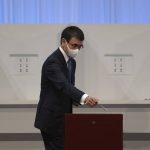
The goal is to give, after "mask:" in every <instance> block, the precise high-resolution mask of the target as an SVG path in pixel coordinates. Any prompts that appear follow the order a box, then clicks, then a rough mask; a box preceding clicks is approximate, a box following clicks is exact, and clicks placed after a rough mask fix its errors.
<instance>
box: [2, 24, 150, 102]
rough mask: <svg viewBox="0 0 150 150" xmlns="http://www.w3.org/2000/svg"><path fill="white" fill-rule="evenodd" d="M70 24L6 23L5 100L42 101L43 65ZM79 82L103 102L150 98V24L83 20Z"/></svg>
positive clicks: (4, 59) (78, 61)
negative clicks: (104, 23)
mask: <svg viewBox="0 0 150 150" xmlns="http://www.w3.org/2000/svg"><path fill="white" fill-rule="evenodd" d="M65 26H66V25H1V26H0V43H1V44H0V103H1V104H30V103H37V102H38V99H39V93H40V76H41V74H40V72H41V66H42V63H43V62H44V60H45V59H46V57H47V56H48V55H49V54H50V53H52V51H54V50H55V49H57V47H58V46H59V40H60V34H61V31H62V30H63V28H64V27H65ZM79 27H81V28H82V29H83V31H84V33H85V39H86V40H85V41H84V45H85V47H84V49H83V50H82V51H80V53H79V55H78V56H77V58H76V59H77V73H76V86H77V87H79V88H80V89H83V90H84V91H85V92H86V93H87V94H89V95H92V96H96V97H98V98H99V99H101V102H102V103H111V104H113V103H125V104H126V103H141V104H142V103H149V102H150V100H145V99H149V98H150V92H149V91H150V84H149V83H150V82H149V76H150V67H149V66H150V59H149V58H150V45H149V39H150V26H149V25H79Z"/></svg>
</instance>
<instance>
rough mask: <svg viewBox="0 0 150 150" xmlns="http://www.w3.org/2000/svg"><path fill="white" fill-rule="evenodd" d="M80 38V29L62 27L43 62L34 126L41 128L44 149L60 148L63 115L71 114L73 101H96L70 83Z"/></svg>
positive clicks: (88, 103)
mask: <svg viewBox="0 0 150 150" xmlns="http://www.w3.org/2000/svg"><path fill="white" fill-rule="evenodd" d="M83 41H84V34H83V32H82V30H81V29H80V28H78V27H76V26H69V27H67V28H65V29H64V30H63V32H62V34H61V41H60V47H59V48H58V49H57V50H56V51H55V52H53V53H52V54H51V55H50V56H49V57H48V58H47V60H46V61H45V62H44V64H43V67H42V77H41V93H40V100H39V103H38V108H37V113H36V119H35V127H36V128H38V129H40V130H41V134H42V137H43V141H44V145H45V149H46V150H63V149H64V114H65V113H72V104H73V103H76V104H81V103H83V104H87V105H90V106H94V105H96V104H97V99H96V98H94V97H90V96H88V95H87V94H85V93H84V92H83V91H81V90H79V89H77V88H76V87H75V86H74V84H75V69H76V62H75V60H74V57H75V56H76V55H77V53H78V51H79V50H80V49H81V48H82V47H83Z"/></svg>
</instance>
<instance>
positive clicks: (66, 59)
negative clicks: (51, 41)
mask: <svg viewBox="0 0 150 150" xmlns="http://www.w3.org/2000/svg"><path fill="white" fill-rule="evenodd" d="M59 49H60V51H61V53H62V54H63V56H64V58H65V61H66V62H67V61H68V59H69V57H68V56H67V54H66V53H65V51H64V50H63V49H62V47H61V46H60V47H59Z"/></svg>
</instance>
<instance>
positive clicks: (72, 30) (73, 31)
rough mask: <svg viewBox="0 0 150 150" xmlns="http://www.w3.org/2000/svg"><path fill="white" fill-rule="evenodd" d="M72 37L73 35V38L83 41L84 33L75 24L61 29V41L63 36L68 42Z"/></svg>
mask: <svg viewBox="0 0 150 150" xmlns="http://www.w3.org/2000/svg"><path fill="white" fill-rule="evenodd" d="M72 37H75V38H77V39H79V40H80V41H83V40H84V33H83V31H82V30H81V29H80V28H79V27H77V26H68V27H66V28H65V29H64V30H63V31H62V34H61V42H62V39H63V38H64V39H66V41H67V42H69V41H70V39H71V38H72Z"/></svg>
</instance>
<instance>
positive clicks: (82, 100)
mask: <svg viewBox="0 0 150 150" xmlns="http://www.w3.org/2000/svg"><path fill="white" fill-rule="evenodd" d="M87 97H88V95H87V94H83V96H82V97H81V101H80V104H81V105H84V101H85V99H86V98H87Z"/></svg>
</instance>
